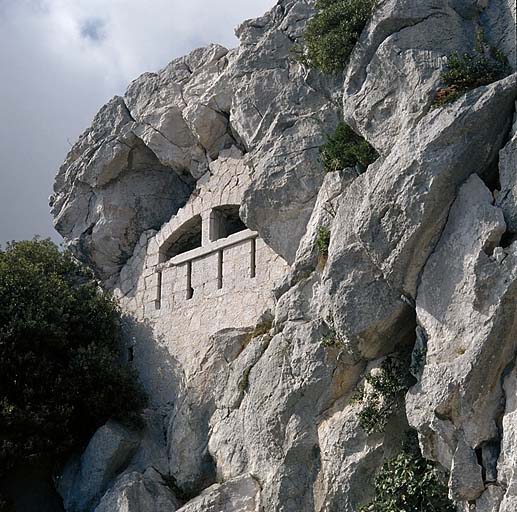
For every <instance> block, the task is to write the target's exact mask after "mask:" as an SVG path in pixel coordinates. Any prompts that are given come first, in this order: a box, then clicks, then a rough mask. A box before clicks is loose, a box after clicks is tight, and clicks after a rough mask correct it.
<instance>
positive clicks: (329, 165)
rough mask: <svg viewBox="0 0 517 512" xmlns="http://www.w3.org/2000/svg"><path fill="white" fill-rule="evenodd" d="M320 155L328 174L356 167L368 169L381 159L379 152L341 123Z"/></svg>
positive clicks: (328, 137)
mask: <svg viewBox="0 0 517 512" xmlns="http://www.w3.org/2000/svg"><path fill="white" fill-rule="evenodd" d="M320 155H321V158H322V160H323V165H324V166H325V170H326V171H327V172H333V171H339V170H341V169H344V168H345V167H356V166H359V167H361V168H362V169H366V167H368V166H369V165H370V164H371V163H373V162H375V160H377V158H378V157H379V155H378V153H377V151H375V149H374V148H373V147H372V146H371V145H370V144H369V143H368V142H367V141H366V140H365V139H364V138H363V137H361V136H360V135H357V133H355V132H354V131H353V130H352V128H350V126H348V125H347V124H346V123H339V124H338V126H337V128H336V131H335V132H334V133H333V134H332V135H327V141H326V142H325V143H324V144H323V145H322V146H321V148H320Z"/></svg>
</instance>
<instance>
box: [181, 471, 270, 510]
mask: <svg viewBox="0 0 517 512" xmlns="http://www.w3.org/2000/svg"><path fill="white" fill-rule="evenodd" d="M259 495H260V485H259V484H258V482H257V481H256V480H255V479H254V478H253V477H252V476H250V475H243V476H240V477H238V478H235V479H233V480H229V481H228V482H225V483H224V484H216V485H213V486H211V487H209V488H208V489H206V490H205V491H203V492H202V493H201V495H200V496H198V497H197V498H195V499H193V500H191V501H190V502H189V503H187V504H186V505H185V506H184V507H181V508H180V509H179V510H178V512H259V510H260V508H259Z"/></svg>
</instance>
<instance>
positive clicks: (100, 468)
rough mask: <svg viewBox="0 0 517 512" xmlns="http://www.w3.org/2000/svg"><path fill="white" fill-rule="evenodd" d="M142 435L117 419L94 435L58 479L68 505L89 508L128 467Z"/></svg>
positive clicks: (80, 510) (80, 511) (78, 510)
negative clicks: (82, 451)
mask: <svg viewBox="0 0 517 512" xmlns="http://www.w3.org/2000/svg"><path fill="white" fill-rule="evenodd" d="M138 441H139V440H138V437H137V436H136V435H135V434H134V433H132V432H131V431H129V430H127V429H126V428H124V427H123V426H121V425H119V424H118V423H115V422H113V421H110V422H108V423H107V424H106V425H104V426H103V427H101V428H100V429H99V430H98V431H97V432H96V433H95V435H94V436H93V437H92V439H91V440H90V442H89V443H88V446H87V447H86V449H85V451H84V453H83V454H82V455H81V457H80V458H77V459H74V460H72V461H71V462H70V463H69V464H68V466H67V467H66V468H65V470H64V471H63V474H62V476H61V477H60V479H59V481H58V486H57V487H58V491H59V493H60V494H61V496H62V498H63V502H64V505H65V509H66V510H67V511H73V512H88V511H89V510H91V509H92V507H93V506H94V505H95V504H96V503H98V501H99V499H100V497H101V496H102V495H103V494H104V492H105V491H106V489H107V487H108V484H110V483H111V481H112V480H113V479H114V478H115V477H116V476H117V475H118V474H119V472H120V471H122V470H124V469H125V468H126V466H127V465H128V463H129V461H130V460H131V457H132V456H133V455H134V453H135V451H136V449H137V447H138Z"/></svg>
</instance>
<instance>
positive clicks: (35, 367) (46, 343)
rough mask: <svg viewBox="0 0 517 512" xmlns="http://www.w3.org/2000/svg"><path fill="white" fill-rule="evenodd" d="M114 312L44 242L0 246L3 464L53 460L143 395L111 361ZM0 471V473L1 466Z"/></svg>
mask: <svg viewBox="0 0 517 512" xmlns="http://www.w3.org/2000/svg"><path fill="white" fill-rule="evenodd" d="M118 342H119V310H118V307H117V305H116V303H115V302H114V300H113V298H112V297H111V296H110V295H108V294H107V293H103V292H102V291H101V289H100V288H99V285H98V283H97V282H96V281H95V280H94V279H93V275H92V274H91V272H90V271H89V270H87V269H86V268H85V267H83V266H82V265H80V264H79V263H77V262H76V261H75V260H74V259H73V258H72V257H71V256H70V255H69V254H68V253H66V252H65V253H62V252H60V251H59V249H58V248H57V247H56V246H55V244H53V243H52V242H50V241H49V240H44V241H39V240H33V241H25V242H15V243H11V244H9V245H8V246H7V248H6V249H5V250H0V432H2V436H1V439H0V468H1V470H3V471H7V470H9V469H10V468H12V467H13V466H14V465H15V464H16V465H22V464H27V463H30V464H31V465H32V464H38V465H41V466H42V467H45V468H53V467H56V466H57V465H58V464H59V463H61V462H62V461H63V460H64V459H65V458H66V457H67V456H69V454H70V453H71V452H72V451H73V450H74V449H75V448H77V447H78V446H80V445H81V444H82V443H84V442H85V441H86V440H87V439H88V438H89V437H90V436H91V435H92V433H93V432H94V431H95V430H96V429H97V428H98V427H99V426H100V425H102V424H103V423H104V422H105V421H106V420H107V419H109V418H110V417H115V418H120V419H122V418H127V417H131V416H134V417H137V416H138V414H137V411H138V410H139V409H140V408H141V406H142V405H143V395H142V393H141V391H140V390H139V388H138V387H137V385H136V384H135V382H136V379H135V376H134V375H133V374H132V372H130V371H129V370H128V369H127V368H124V367H122V366H121V365H120V364H119V363H118V362H117V361H118V360H119V354H118V353H117V347H118ZM0 472H1V471H0Z"/></svg>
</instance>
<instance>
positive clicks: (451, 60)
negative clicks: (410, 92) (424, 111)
mask: <svg viewBox="0 0 517 512" xmlns="http://www.w3.org/2000/svg"><path fill="white" fill-rule="evenodd" d="M510 73H511V69H510V66H509V65H508V61H507V59H506V57H505V56H504V54H503V53H502V52H500V51H499V50H497V49H496V48H493V47H489V46H488V45H487V44H486V42H485V40H484V37H483V33H482V32H481V31H480V32H478V38H477V44H476V49H475V52H474V53H472V54H471V53H464V54H462V55H460V54H458V53H453V54H451V55H449V57H448V58H447V69H446V70H445V71H444V72H443V73H442V80H443V82H444V84H445V85H446V87H442V88H441V89H439V90H438V92H437V93H436V96H435V99H434V103H433V105H434V106H435V107H439V106H442V105H445V104H447V103H452V102H453V101H455V100H457V99H458V98H459V97H460V96H462V95H463V94H465V93H466V92H467V91H470V90H471V89H476V88H477V87H481V86H482V85H488V84H491V83H493V82H496V81H497V80H501V79H502V78H504V77H506V76H508V75H509V74H510Z"/></svg>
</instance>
